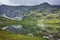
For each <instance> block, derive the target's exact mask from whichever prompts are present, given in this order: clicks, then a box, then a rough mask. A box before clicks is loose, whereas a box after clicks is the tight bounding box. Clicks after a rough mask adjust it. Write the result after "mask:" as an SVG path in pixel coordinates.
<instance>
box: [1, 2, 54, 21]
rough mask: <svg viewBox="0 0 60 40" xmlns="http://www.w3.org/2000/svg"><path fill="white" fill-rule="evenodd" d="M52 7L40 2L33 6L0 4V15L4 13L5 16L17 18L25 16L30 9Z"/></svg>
mask: <svg viewBox="0 0 60 40" xmlns="http://www.w3.org/2000/svg"><path fill="white" fill-rule="evenodd" d="M52 8H53V7H52V6H51V5H50V4H48V3H42V4H40V5H35V6H8V5H1V6H0V15H5V17H7V18H11V19H18V20H19V18H21V20H22V18H23V17H24V16H26V13H28V12H29V11H30V10H36V11H40V10H45V11H47V12H48V11H50V10H51V9H52Z"/></svg>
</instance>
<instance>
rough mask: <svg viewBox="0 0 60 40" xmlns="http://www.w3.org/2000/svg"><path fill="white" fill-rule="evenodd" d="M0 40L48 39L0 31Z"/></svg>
mask: <svg viewBox="0 0 60 40" xmlns="http://www.w3.org/2000/svg"><path fill="white" fill-rule="evenodd" d="M0 40H46V39H43V38H41V37H34V36H26V35H21V34H11V33H10V32H8V31H2V30H0Z"/></svg>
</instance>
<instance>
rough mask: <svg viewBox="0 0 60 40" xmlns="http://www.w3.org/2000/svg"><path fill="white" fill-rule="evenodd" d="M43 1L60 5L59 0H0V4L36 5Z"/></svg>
mask: <svg viewBox="0 0 60 40" xmlns="http://www.w3.org/2000/svg"><path fill="white" fill-rule="evenodd" d="M44 2H48V3H49V4H52V5H60V0H0V4H6V5H37V4H41V3H44Z"/></svg>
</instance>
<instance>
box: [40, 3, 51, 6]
mask: <svg viewBox="0 0 60 40" xmlns="http://www.w3.org/2000/svg"><path fill="white" fill-rule="evenodd" d="M41 5H49V6H51V5H50V4H49V3H47V2H44V3H42V4H41Z"/></svg>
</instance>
